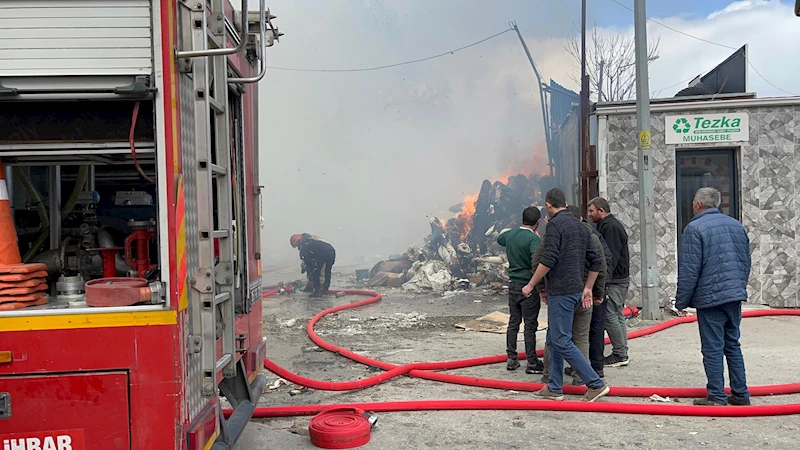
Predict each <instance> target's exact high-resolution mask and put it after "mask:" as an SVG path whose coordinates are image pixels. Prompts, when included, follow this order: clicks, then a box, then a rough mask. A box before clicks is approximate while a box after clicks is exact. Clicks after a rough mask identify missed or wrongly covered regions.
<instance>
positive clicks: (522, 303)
mask: <svg viewBox="0 0 800 450" xmlns="http://www.w3.org/2000/svg"><path fill="white" fill-rule="evenodd" d="M540 218H541V213H540V212H539V209H538V208H535V207H532V206H531V207H528V208H525V210H524V211H523V212H522V226H521V227H519V228H516V229H511V230H505V231H503V232H502V233H500V236H498V237H497V243H498V244H500V245H502V246H503V247H505V248H506V255H507V256H508V278H509V280H510V283H509V285H508V309H509V311H510V314H511V316H510V317H509V319H508V331H506V355H507V356H508V361H507V365H506V369H508V370H517V369H518V368H519V366H520V365H519V359H518V356H517V335H518V334H519V326H520V323H524V324H525V354H526V355H527V359H528V367H527V368H526V369H525V373H528V374H535V373H542V371H543V370H544V363H542V360H540V359H539V358H538V357H537V356H536V329H537V328H539V309H540V308H541V303H540V301H539V295H538V294H537V293H535V292H534V293H533V295H531V296H530V297H526V296H525V294H523V293H522V288H523V287H524V286H525V285H526V284H528V282H529V281H530V280H531V277H533V268H534V267H536V266H534V265H533V264H532V260H533V255H534V253H536V250H537V249H538V248H539V242H540V241H541V240H540V239H539V236H538V235H537V234H536V228H537V227H538V226H539V219H540Z"/></svg>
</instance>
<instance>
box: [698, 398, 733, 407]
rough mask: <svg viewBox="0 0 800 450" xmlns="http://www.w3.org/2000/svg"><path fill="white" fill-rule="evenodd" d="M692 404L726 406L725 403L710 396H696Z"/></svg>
mask: <svg viewBox="0 0 800 450" xmlns="http://www.w3.org/2000/svg"><path fill="white" fill-rule="evenodd" d="M692 404H693V405H695V406H727V405H726V404H725V403H720V402H718V401H716V400H714V399H713V398H711V397H706V398H698V399H696V400H695V401H693V402H692Z"/></svg>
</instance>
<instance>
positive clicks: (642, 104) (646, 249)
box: [633, 0, 661, 320]
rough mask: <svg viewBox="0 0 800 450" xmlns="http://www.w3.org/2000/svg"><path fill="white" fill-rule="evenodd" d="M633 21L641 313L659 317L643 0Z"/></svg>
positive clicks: (647, 317)
mask: <svg viewBox="0 0 800 450" xmlns="http://www.w3.org/2000/svg"><path fill="white" fill-rule="evenodd" d="M633 11H634V12H633V16H634V18H633V20H634V21H633V23H634V35H635V44H636V122H637V124H638V127H639V227H640V229H641V231H640V240H639V243H640V246H641V249H642V253H641V254H642V307H643V308H642V314H643V315H644V319H645V320H657V319H660V318H661V308H660V302H659V298H658V263H657V261H656V234H655V229H654V226H653V222H654V220H653V149H652V148H651V143H650V86H649V84H650V83H649V81H648V70H647V64H648V60H647V13H646V12H645V0H635V2H634V4H633Z"/></svg>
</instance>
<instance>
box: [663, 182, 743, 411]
mask: <svg viewBox="0 0 800 450" xmlns="http://www.w3.org/2000/svg"><path fill="white" fill-rule="evenodd" d="M720 197H721V196H720V193H719V191H718V190H716V189H713V188H701V189H700V190H698V191H697V194H695V196H694V202H693V203H692V210H693V211H694V214H695V216H694V218H693V219H692V221H691V222H689V224H688V225H687V226H686V228H685V229H684V230H683V237H682V239H681V247H680V250H679V252H678V291H677V293H676V295H675V298H676V302H675V307H676V308H678V309H680V310H683V309H685V308H688V307H694V308H696V309H697V323H698V325H699V327H700V348H701V351H702V353H703V366H704V367H705V371H706V378H708V384H707V385H706V388H707V389H708V396H707V397H706V398H703V399H699V400H695V401H694V404H695V405H702V406H725V405H726V404H730V405H749V404H750V393H749V391H748V389H747V379H746V376H745V370H744V357H742V349H741V346H740V345H739V336H740V332H739V325H740V324H741V322H742V302H743V301H746V300H747V280H748V279H749V278H750V239H749V238H748V237H747V231H745V229H744V226H742V224H741V223H740V222H739V221H738V220H736V219H734V218H732V217H730V216H727V215H725V214H723V213H722V212H720V210H719V204H720V201H721V199H720ZM723 356H724V357H725V359H727V361H728V373H729V375H730V381H731V394H732V395H731V396H726V395H725V377H724V373H725V372H724V366H723V364H722V360H723Z"/></svg>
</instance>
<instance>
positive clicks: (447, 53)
mask: <svg viewBox="0 0 800 450" xmlns="http://www.w3.org/2000/svg"><path fill="white" fill-rule="evenodd" d="M512 30H513V29H512V28H507V29H505V30H503V31H501V32H499V33H497V34H493V35H491V36H489V37H487V38H484V39H481V40H480V41H477V42H473V43H472V44H469V45H465V46H463V47H459V48H456V49H453V50H450V51H447V52H444V53H439V54H438V55H433V56H428V57H427V58H420V59H414V60H411V61H405V62H400V63H395V64H387V65H385V66H376V67H363V68H357V69H303V68H295V67H274V66H267V67H268V68H270V69H273V70H287V71H291V72H368V71H371V70H380V69H388V68H391V67H397V66H404V65H407V64H414V63H418V62H423V61H430V60H432V59H436V58H441V57H442V56H447V55H452V54H455V53H456V52H459V51H461V50H465V49H468V48H470V47H474V46H476V45H478V44H482V43H484V42H486V41H488V40H490V39H494V38H496V37H498V36H500V35H502V34H505V33H508V32H509V31H512Z"/></svg>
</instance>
